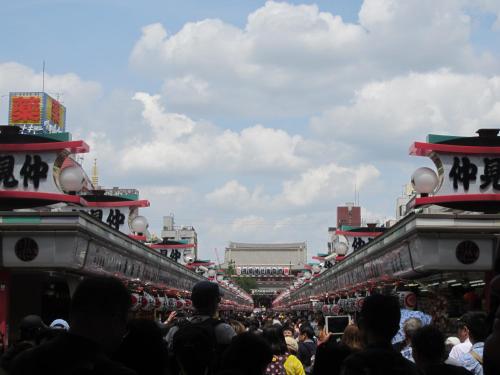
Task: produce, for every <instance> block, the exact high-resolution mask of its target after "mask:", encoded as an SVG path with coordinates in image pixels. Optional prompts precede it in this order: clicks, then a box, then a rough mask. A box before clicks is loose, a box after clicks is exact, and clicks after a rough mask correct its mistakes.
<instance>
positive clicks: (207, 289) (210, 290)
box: [191, 281, 223, 309]
mask: <svg viewBox="0 0 500 375" xmlns="http://www.w3.org/2000/svg"><path fill="white" fill-rule="evenodd" d="M222 295H223V294H222V291H221V290H220V289H219V285H218V284H216V283H212V282H210V281H199V282H197V283H196V284H195V285H194V287H193V290H192V291H191V301H193V305H194V307H195V308H197V309H200V308H204V307H208V306H211V305H213V304H214V302H215V301H218V300H219V299H220V297H222Z"/></svg>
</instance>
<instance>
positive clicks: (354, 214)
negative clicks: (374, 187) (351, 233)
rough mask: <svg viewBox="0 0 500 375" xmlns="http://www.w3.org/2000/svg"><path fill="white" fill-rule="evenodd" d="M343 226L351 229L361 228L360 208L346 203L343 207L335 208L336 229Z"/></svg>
mask: <svg viewBox="0 0 500 375" xmlns="http://www.w3.org/2000/svg"><path fill="white" fill-rule="evenodd" d="M343 225H348V226H351V227H359V226H361V207H359V206H355V205H354V203H347V204H346V205H345V206H338V207H337V228H340V227H342V226H343Z"/></svg>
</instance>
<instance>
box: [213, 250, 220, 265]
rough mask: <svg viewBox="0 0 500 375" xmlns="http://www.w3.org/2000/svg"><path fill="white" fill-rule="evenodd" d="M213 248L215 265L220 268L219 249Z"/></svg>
mask: <svg viewBox="0 0 500 375" xmlns="http://www.w3.org/2000/svg"><path fill="white" fill-rule="evenodd" d="M214 250H215V256H216V258H217V267H218V268H219V269H220V266H221V263H220V258H219V251H218V250H217V248H215V249H214Z"/></svg>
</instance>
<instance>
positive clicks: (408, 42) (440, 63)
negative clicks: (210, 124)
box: [130, 0, 498, 117]
mask: <svg viewBox="0 0 500 375" xmlns="http://www.w3.org/2000/svg"><path fill="white" fill-rule="evenodd" d="M467 6H479V5H477V4H476V2H472V3H470V2H465V1H455V0H442V1H439V2H436V1H434V0H410V1H395V0H366V1H365V2H364V3H363V5H362V7H361V9H360V12H359V24H358V23H348V22H345V21H343V20H342V18H341V17H340V16H338V15H334V14H332V13H329V12H321V11H320V10H319V8H318V7H317V6H316V5H292V4H288V3H286V2H274V1H268V2H266V4H265V5H264V6H262V7H261V8H258V9H257V10H256V11H255V12H253V13H251V14H250V15H249V16H248V19H247V23H246V25H245V27H244V28H238V27H235V26H232V25H230V24H227V23H224V22H223V21H221V20H218V19H206V20H202V21H199V22H191V23H187V24H185V25H184V27H183V28H182V29H181V30H179V31H178V32H177V33H175V34H171V35H169V34H168V33H167V32H166V30H165V28H164V26H163V25H161V24H152V25H149V26H146V27H144V28H143V30H142V36H141V37H140V39H139V40H138V41H137V42H136V44H135V46H134V49H133V51H132V53H131V55H130V62H131V65H132V66H133V67H135V68H136V69H137V70H139V71H142V72H144V73H145V74H147V75H151V76H154V77H156V78H161V79H163V81H164V85H163V93H162V96H163V98H164V99H165V100H166V101H167V102H168V103H169V106H170V107H171V108H173V109H174V110H179V111H187V112H189V113H196V114H220V113H226V114H233V115H235V114H239V115H245V116H255V115H273V116H280V117H289V116H293V115H310V114H311V113H314V112H315V111H318V110H323V109H325V108H326V107H327V106H329V105H330V104H331V102H332V101H335V100H347V99H348V98H349V95H350V94H351V92H352V90H353V89H355V88H357V87H359V85H361V84H362V83H363V82H366V81H367V80H371V79H381V78H383V79H386V78H388V77H391V76H392V75H394V74H406V73H407V72H409V71H416V72H421V71H427V70H435V69H438V68H441V67H449V68H451V69H454V70H456V71H461V72H470V71H493V70H496V71H498V63H497V62H496V60H495V59H494V58H493V57H492V56H491V55H489V54H481V55H478V54H475V52H474V50H473V48H472V45H471V42H470V36H471V17H470V16H469V15H468V14H467ZM482 9H487V10H488V11H490V12H493V11H495V9H493V7H492V6H489V8H488V7H486V6H483V7H482Z"/></svg>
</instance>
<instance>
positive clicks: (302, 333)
mask: <svg viewBox="0 0 500 375" xmlns="http://www.w3.org/2000/svg"><path fill="white" fill-rule="evenodd" d="M313 337H314V329H313V328H312V327H311V326H310V325H309V324H302V325H301V326H300V329H299V340H300V341H305V340H312V339H313Z"/></svg>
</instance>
